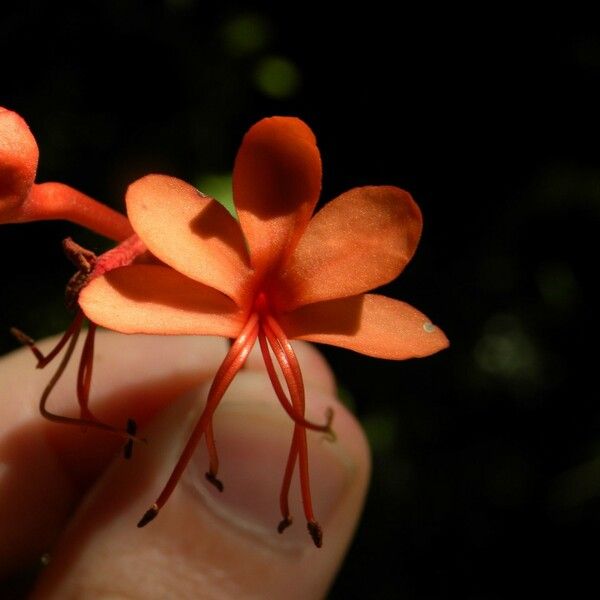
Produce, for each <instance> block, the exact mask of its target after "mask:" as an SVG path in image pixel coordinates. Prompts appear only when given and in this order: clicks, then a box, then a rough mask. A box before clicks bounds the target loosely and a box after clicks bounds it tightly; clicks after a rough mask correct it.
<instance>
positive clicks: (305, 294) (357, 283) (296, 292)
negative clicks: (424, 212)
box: [281, 186, 422, 309]
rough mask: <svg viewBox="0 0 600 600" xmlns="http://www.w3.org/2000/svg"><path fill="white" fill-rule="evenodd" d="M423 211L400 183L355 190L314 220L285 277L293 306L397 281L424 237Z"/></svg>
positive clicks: (284, 284)
mask: <svg viewBox="0 0 600 600" xmlns="http://www.w3.org/2000/svg"><path fill="white" fill-rule="evenodd" d="M421 228H422V219H421V211H420V210H419V207H418V206H417V205H416V203H415V202H414V200H413V199H412V198H411V196H410V194H408V193H407V192H405V191H404V190H401V189H399V188H397V187H391V186H379V187H376V186H371V187H362V188H355V189H353V190H350V191H348V192H346V193H344V194H342V195H341V196H338V197H337V198H336V199H335V200H333V201H332V202H330V203H329V204H326V205H325V207H324V208H323V209H321V210H320V211H319V212H318V213H317V214H316V215H315V216H314V217H313V219H312V220H311V222H310V223H309V225H308V227H307V228H306V231H305V232H304V235H303V236H302V238H301V239H300V242H299V243H298V246H297V247H296V249H295V250H294V252H293V254H292V255H291V256H290V260H289V263H288V264H287V265H286V266H285V271H284V273H283V274H282V277H281V284H282V289H283V290H284V292H283V298H282V303H283V305H284V306H285V307H286V308H287V309H289V308H296V307H298V306H302V305H304V304H310V303H313V302H320V301H322V300H329V299H332V298H343V297H346V296H354V295H355V294H360V293H362V292H366V291H368V290H371V289H373V288H375V287H379V286H380V285H383V284H385V283H388V282H389V281H392V280H393V279H395V278H396V277H397V276H398V275H399V274H400V272H401V271H402V270H403V269H404V267H405V266H406V264H407V263H408V261H409V260H410V259H411V258H412V256H413V254H414V252H415V250H416V248H417V244H418V243H419V238H420V236H421Z"/></svg>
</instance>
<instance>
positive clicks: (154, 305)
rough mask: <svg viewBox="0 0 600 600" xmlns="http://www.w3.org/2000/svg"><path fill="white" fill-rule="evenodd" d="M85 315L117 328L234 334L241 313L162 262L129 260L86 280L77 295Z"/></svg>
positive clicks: (219, 295) (241, 319) (236, 330)
mask: <svg viewBox="0 0 600 600" xmlns="http://www.w3.org/2000/svg"><path fill="white" fill-rule="evenodd" d="M79 306H81V308H82V310H83V312H84V313H85V314H86V316H87V317H88V318H89V319H90V320H92V321H93V322H94V323H97V324H98V325H102V327H106V328H108V329H114V330H115V331H120V332H122V333H156V334H163V335H180V334H191V335H222V336H225V337H236V336H237V334H238V333H239V332H240V330H241V329H242V327H243V325H244V322H243V315H242V313H241V311H240V310H239V309H238V307H237V306H236V305H235V303H234V302H233V301H232V300H230V299H229V298H228V297H227V296H225V295H223V294H222V293H221V292H218V291H217V290H215V289H213V288H210V287H208V286H205V285H202V284H201V283H197V282H196V281H193V280H192V279H188V278H187V277H184V276H183V275H181V274H179V273H177V272H176V271H174V270H173V269H170V268H169V267H164V266H162V265H131V266H129V267H123V268H120V269H115V270H114V271H111V272H110V273H107V274H106V275H104V276H102V277H98V278H96V279H94V280H93V281H91V283H89V284H88V285H87V286H86V287H85V288H84V289H83V290H82V292H81V294H80V296H79Z"/></svg>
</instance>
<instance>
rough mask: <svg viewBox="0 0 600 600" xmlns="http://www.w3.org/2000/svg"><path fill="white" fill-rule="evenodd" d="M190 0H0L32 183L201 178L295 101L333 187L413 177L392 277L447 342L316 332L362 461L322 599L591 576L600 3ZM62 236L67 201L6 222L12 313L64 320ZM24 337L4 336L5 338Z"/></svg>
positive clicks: (599, 451)
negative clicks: (341, 549) (407, 357)
mask: <svg viewBox="0 0 600 600" xmlns="http://www.w3.org/2000/svg"><path fill="white" fill-rule="evenodd" d="M205 4H206V3H202V2H195V1H194V0H164V1H160V2H159V1H152V2H135V1H133V0H127V1H117V0H113V1H112V2H102V3H95V2H86V3H82V2H80V3H77V4H73V5H70V4H68V3H60V2H59V3H55V2H23V3H21V5H20V7H19V8H12V9H7V8H4V9H3V14H2V16H1V17H0V56H2V70H1V73H0V105H4V106H6V107H9V108H11V109H13V110H16V111H17V112H19V113H20V114H21V115H23V116H24V117H25V119H26V120H27V121H28V123H29V124H30V126H31V129H32V131H33V132H34V134H35V136H36V138H37V140H38V143H39V145H40V155H41V160H40V166H39V171H38V181H48V180H57V181H63V182H65V183H69V184H71V185H73V186H75V187H77V188H79V189H82V190H83V191H85V192H87V193H89V194H91V195H92V196H94V197H96V198H98V199H101V200H103V201H105V202H109V203H112V204H113V205H114V206H118V207H122V198H123V194H124V190H125V188H126V186H127V184H128V183H129V182H131V181H132V180H134V179H135V178H137V177H139V176H141V175H143V174H146V173H148V172H153V171H159V172H165V173H169V174H172V175H176V176H179V177H181V178H183V179H185V180H188V181H191V182H194V183H196V184H198V185H200V184H203V185H204V187H205V189H206V188H207V187H208V188H211V186H215V185H217V184H222V183H223V181H225V182H226V179H225V178H224V175H226V174H227V172H228V171H229V170H230V169H231V166H232V163H233V158H234V156H235V152H236V149H237V146H238V144H239V142H240V140H241V137H242V135H243V133H244V132H245V131H246V129H247V128H248V127H249V126H250V125H251V124H252V123H253V122H255V121H256V120H258V119H260V118H262V117H263V116H267V115H271V114H292V115H298V116H300V117H301V118H303V119H304V120H305V121H307V122H308V123H309V124H310V125H311V127H312V128H313V129H314V131H315V133H316V134H317V137H318V140H319V145H320V148H321V152H322V155H323V160H324V192H323V199H324V200H327V199H330V198H333V197H334V196H336V195H337V194H339V193H341V192H342V191H344V190H346V189H348V188H350V187H354V186H357V185H364V184H393V185H398V186H400V187H403V188H405V189H407V190H409V191H410V192H411V193H412V194H413V196H414V197H415V199H416V200H417V201H418V202H419V204H420V206H421V208H422V210H423V213H424V219H425V229H424V235H423V238H422V241H421V245H420V248H419V250H418V252H417V255H416V257H415V259H414V260H413V262H412V263H411V264H410V265H409V267H408V268H407V269H406V271H405V272H404V273H403V275H402V276H401V277H400V278H399V279H398V280H397V282H395V283H393V284H391V285H389V286H387V288H386V289H385V290H384V292H385V293H387V294H389V295H392V296H394V297H397V298H401V299H403V300H406V301H408V302H410V303H411V304H414V305H415V306H416V307H418V308H420V309H421V310H423V311H424V312H425V313H426V314H427V315H429V316H430V317H431V318H432V319H433V320H434V321H435V322H437V323H438V324H439V325H440V326H441V327H442V328H443V329H444V330H445V332H446V333H447V335H448V337H449V338H450V340H451V344H452V345H451V348H450V349H449V350H448V351H445V352H443V353H440V354H439V355H436V356H434V357H431V358H428V359H424V360H420V361H408V362H404V363H393V362H385V361H377V360H375V359H370V358H367V357H363V356H360V355H358V354H353V353H351V352H348V351H343V350H337V349H331V348H324V351H325V352H326V354H327V356H328V358H329V359H330V361H331V362H332V364H333V366H334V369H335V372H336V374H337V376H338V379H339V382H340V385H341V386H342V387H343V389H344V390H345V391H346V393H347V395H348V396H349V399H350V401H351V402H352V404H353V406H354V409H355V411H356V413H357V414H358V416H359V417H360V419H361V420H362V422H363V424H364V426H365V428H366V430H367V432H368V434H369V437H370V440H371V442H372V447H373V459H374V471H373V481H372V488H371V491H370V494H369V497H368V503H367V507H366V511H365V515H364V519H363V520H362V523H361V525H360V528H359V531H358V535H357V537H356V540H355V542H354V545H353V546H352V549H351V551H350V553H349V555H348V558H347V560H346V562H345V565H344V567H343V569H342V571H341V573H340V575H339V577H338V579H337V581H336V584H335V586H334V588H333V590H332V592H331V598H333V599H337V598H362V597H374V598H397V597H398V598H418V599H420V598H450V597H454V596H456V597H460V598H465V599H471V598H472V599H495V598H509V597H510V598H514V597H519V596H520V595H521V594H523V595H524V594H528V595H530V594H534V595H535V597H541V596H542V595H543V594H545V593H547V592H548V591H555V592H559V593H566V594H574V596H571V597H579V593H578V591H579V592H581V591H582V590H583V589H584V587H585V584H586V583H588V582H589V583H590V584H591V585H592V589H595V588H596V587H597V586H596V583H597V576H596V575H595V572H596V571H597V566H598V552H597V546H598V541H597V540H598V529H599V528H598V525H599V512H598V507H599V502H598V498H599V495H600V435H599V425H600V412H599V410H598V408H597V391H596V388H595V387H594V385H593V384H595V383H596V380H597V377H595V375H596V371H595V370H597V369H598V365H597V357H598V351H597V349H596V348H594V347H592V343H593V342H594V341H595V340H596V339H597V333H596V332H597V326H596V312H595V311H594V312H592V306H594V307H596V306H597V296H596V297H595V298H594V297H592V290H591V282H592V280H593V279H595V277H594V275H595V274H597V271H598V269H597V266H596V260H595V259H596V256H597V254H598V252H597V250H595V248H597V242H594V239H597V237H598V225H599V221H600V162H599V158H600V156H599V155H600V152H599V145H598V139H599V134H600V126H599V118H598V112H599V110H600V32H599V30H598V27H596V28H593V25H594V20H593V19H591V18H590V19H587V20H586V18H585V17H586V15H580V17H581V21H580V23H575V21H574V20H573V19H571V18H570V16H571V15H565V14H564V13H562V14H556V15H550V14H548V13H545V14H538V15H536V16H535V18H532V19H530V20H529V19H525V18H524V15H523V14H522V12H519V11H511V10H510V9H508V8H506V6H505V5H502V6H503V7H504V8H503V9H502V10H500V9H499V8H495V9H494V8H492V7H489V8H488V9H486V11H487V12H485V13H484V12H479V13H476V12H475V13H474V12H473V11H472V10H471V11H466V10H465V12H464V13H460V12H458V11H457V10H456V9H452V10H449V9H446V10H445V11H444V12H440V11H439V10H438V9H435V10H434V8H433V7H432V6H425V7H424V9H423V11H422V14H416V12H415V11H413V10H409V9H406V8H400V9H399V14H398V15H392V14H390V13H389V12H386V11H385V10H382V9H380V8H379V7H378V6H377V4H376V3H372V2H371V3H366V4H365V5H364V6H363V7H362V8H361V10H360V12H353V11H352V10H350V9H347V8H346V9H343V10H342V11H341V12H339V13H338V14H337V15H335V16H332V17H325V16H324V15H322V14H320V12H318V11H316V10H314V9H311V8H310V7H308V6H306V5H305V4H302V5H291V6H290V5H286V6H285V8H277V9H274V8H272V7H269V6H267V5H261V4H260V3H254V4H252V5H250V4H247V3H246V4H244V5H241V4H240V5H236V4H228V5H227V6H225V7H220V8H219V7H218V6H217V5H218V4H219V3H214V5H212V6H211V7H210V8H207V7H206V5H205ZM282 4H284V3H282ZM250 6H252V8H249V7H250ZM57 7H58V8H57ZM206 191H212V190H211V189H208V190H206ZM67 235H73V236H74V237H75V239H76V240H78V241H80V242H81V243H83V244H84V245H88V246H91V247H92V248H96V249H100V248H102V243H103V242H102V241H101V240H100V239H99V238H95V237H93V236H91V235H90V234H88V233H87V232H85V231H83V230H80V229H78V228H77V227H75V226H72V225H69V224H65V223H58V222H57V223H36V224H30V225H23V226H3V227H2V228H0V250H1V251H2V256H3V259H2V261H1V263H0V264H1V269H2V291H1V294H2V296H1V299H0V300H1V303H0V306H1V313H0V327H1V328H4V330H5V331H6V329H7V328H8V327H9V326H10V325H13V324H18V325H19V326H20V327H22V328H23V329H24V330H26V331H27V332H29V333H31V334H32V335H35V336H36V337H42V336H45V335H48V334H51V333H55V332H57V331H59V330H60V329H61V328H63V327H64V326H65V325H66V323H67V320H68V315H67V314H66V312H65V311H64V310H63V309H62V292H63V289H64V284H65V282H66V281H67V279H68V278H69V276H70V274H71V272H72V268H71V267H70V266H69V264H68V263H67V262H66V260H65V259H64V258H63V256H62V253H61V250H60V245H59V241H60V240H61V239H62V238H63V237H66V236H67ZM30 249H33V250H34V254H33V256H34V258H33V259H32V257H31V255H26V251H28V250H30ZM15 346H16V344H15V343H14V342H13V341H12V340H11V339H10V337H9V336H8V335H7V334H6V335H4V334H2V335H0V349H1V350H2V351H8V350H10V349H13V348H14V347H15ZM586 542H587V543H589V544H591V545H590V546H587V545H586ZM23 579H25V578H21V579H17V580H15V582H11V583H9V584H7V585H13V586H16V587H18V586H19V585H22V583H23Z"/></svg>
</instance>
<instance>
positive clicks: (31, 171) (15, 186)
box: [0, 107, 39, 223]
mask: <svg viewBox="0 0 600 600" xmlns="http://www.w3.org/2000/svg"><path fill="white" fill-rule="evenodd" d="M38 155H39V151H38V146H37V143H36V141H35V138H34V137H33V134H32V133H31V131H30V130H29V127H28V126H27V123H25V121H24V120H23V119H22V118H21V117H20V116H19V115H18V114H17V113H15V112H13V111H11V110H8V109H6V108H2V107H0V223H14V222H18V221H20V220H21V217H22V215H21V212H20V211H21V208H22V206H23V204H24V202H25V200H26V199H27V196H28V194H29V191H30V190H31V188H32V186H33V182H34V179H35V173H36V170H37V164H38Z"/></svg>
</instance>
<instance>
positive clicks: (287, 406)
mask: <svg viewBox="0 0 600 600" xmlns="http://www.w3.org/2000/svg"><path fill="white" fill-rule="evenodd" d="M258 342H259V344H260V350H261V352H262V356H263V360H264V363H265V367H266V368H267V374H268V375H269V379H270V380H271V385H272V386H273V390H274V391H275V394H276V395H277V398H278V400H279V402H280V404H281V406H283V408H284V410H285V412H286V413H287V414H288V415H289V417H290V418H291V419H292V420H293V421H294V423H296V424H297V425H300V426H301V427H305V428H306V429H311V430H312V431H322V432H325V433H328V434H332V431H331V421H332V419H333V411H332V410H331V409H329V411H328V412H327V422H326V423H325V424H324V425H319V424H317V423H313V422H312V421H308V420H307V419H305V418H304V417H303V416H302V415H299V414H298V413H297V412H296V411H295V410H294V407H293V406H292V404H291V402H290V401H289V400H288V398H287V396H286V395H285V392H284V391H283V388H282V387H281V383H280V382H279V377H278V375H277V372H276V371H275V366H274V365H273V360H272V358H271V354H270V352H269V348H268V346H267V340H266V338H265V334H264V332H263V330H262V329H261V330H260V331H259V334H258Z"/></svg>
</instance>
